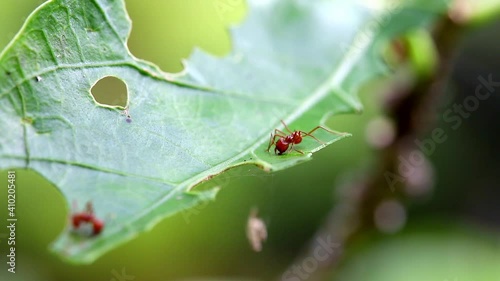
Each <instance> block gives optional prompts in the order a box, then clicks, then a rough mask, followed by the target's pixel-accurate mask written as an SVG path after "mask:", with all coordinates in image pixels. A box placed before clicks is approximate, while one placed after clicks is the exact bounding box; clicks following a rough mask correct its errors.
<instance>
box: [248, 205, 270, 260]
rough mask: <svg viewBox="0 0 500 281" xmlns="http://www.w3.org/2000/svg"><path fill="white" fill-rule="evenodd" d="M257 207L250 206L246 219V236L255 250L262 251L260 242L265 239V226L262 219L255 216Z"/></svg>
mask: <svg viewBox="0 0 500 281" xmlns="http://www.w3.org/2000/svg"><path fill="white" fill-rule="evenodd" d="M257 214H258V210H257V208H252V210H251V211H250V215H249V216H248V221H247V238H248V242H250V246H252V249H253V250H254V251H255V252H260V251H262V242H264V241H266V239H267V228H266V224H265V223H264V221H262V219H261V218H259V217H258V216H257Z"/></svg>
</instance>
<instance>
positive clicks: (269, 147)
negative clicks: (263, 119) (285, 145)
mask: <svg viewBox="0 0 500 281" xmlns="http://www.w3.org/2000/svg"><path fill="white" fill-rule="evenodd" d="M274 137H276V135H273V133H271V137H270V138H269V145H268V146H267V149H266V151H267V152H269V149H271V146H273V144H274Z"/></svg>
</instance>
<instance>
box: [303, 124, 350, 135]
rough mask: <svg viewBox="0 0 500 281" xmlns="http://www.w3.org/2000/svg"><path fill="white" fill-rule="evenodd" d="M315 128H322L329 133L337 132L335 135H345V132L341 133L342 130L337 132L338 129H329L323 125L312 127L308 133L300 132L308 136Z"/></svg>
mask: <svg viewBox="0 0 500 281" xmlns="http://www.w3.org/2000/svg"><path fill="white" fill-rule="evenodd" d="M317 129H323V130H325V131H327V132H329V133H332V134H337V135H341V136H344V135H347V133H342V132H338V131H333V130H330V129H327V128H325V127H323V126H316V127H314V129H312V130H311V131H310V132H309V133H305V132H302V133H305V135H308V136H310V135H311V134H312V133H313V132H314V131H316V130H317Z"/></svg>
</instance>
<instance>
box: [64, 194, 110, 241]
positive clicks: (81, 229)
mask: <svg viewBox="0 0 500 281" xmlns="http://www.w3.org/2000/svg"><path fill="white" fill-rule="evenodd" d="M71 224H72V225H73V232H76V233H78V234H80V235H82V236H96V235H98V234H99V233H101V231H102V230H103V228H104V222H103V221H102V220H100V219H98V218H97V217H96V216H95V215H94V207H93V206H92V203H91V202H87V205H86V208H85V211H83V212H80V213H74V214H72V215H71Z"/></svg>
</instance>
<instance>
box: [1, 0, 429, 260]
mask: <svg viewBox="0 0 500 281" xmlns="http://www.w3.org/2000/svg"><path fill="white" fill-rule="evenodd" d="M437 16H438V14H437V13H436V12H435V10H433V9H428V10H419V9H414V8H411V7H398V9H397V10H389V11H386V12H384V10H382V11H379V12H374V11H371V10H370V9H368V8H366V7H364V6H362V5H359V4H355V3H353V2H351V1H346V3H343V2H342V1H326V0H317V1H314V2H312V1H305V0H293V1H292V0H283V1H278V0H269V1H262V0H261V1H257V0H255V1H250V12H249V16H248V19H247V20H246V21H245V23H244V24H243V25H242V26H240V27H238V28H235V29H234V30H232V32H231V36H232V39H233V46H234V47H233V51H232V52H231V54H229V55H228V56H226V57H223V58H217V57H214V56H211V55H209V54H206V53H204V52H202V51H199V50H196V51H195V52H194V54H193V55H192V56H191V58H190V59H189V60H188V61H186V62H185V66H186V70H185V72H184V73H182V74H178V75H171V74H167V73H164V72H162V71H160V70H159V69H158V68H157V67H156V66H154V65H152V64H150V63H148V62H145V61H142V60H139V59H136V58H135V57H133V56H132V55H131V54H130V52H129V51H128V49H127V47H126V40H127V37H128V34H129V32H130V28H131V23H130V20H129V18H128V16H127V14H126V11H125V7H124V4H123V1H118V0H93V1H90V0H89V1H76V0H54V1H49V2H47V3H45V4H43V5H42V6H40V7H39V8H38V9H37V10H36V11H35V12H34V13H33V14H32V15H31V16H30V17H29V18H28V20H27V21H26V23H25V25H24V27H23V28H22V30H21V31H20V32H19V34H17V36H16V37H15V38H14V40H13V41H12V42H11V43H10V44H9V45H8V46H7V47H6V49H5V50H4V51H3V52H2V53H1V54H0V70H1V71H0V120H2V122H1V123H0V132H2V135H1V136H0V169H7V168H9V169H11V168H26V169H32V170H35V171H36V172H38V173H40V174H41V175H42V176H44V177H45V178H47V179H48V180H49V181H50V182H52V183H53V184H54V185H55V186H57V187H58V188H59V189H60V190H61V192H62V193H63V195H64V196H65V197H66V198H67V200H68V202H77V203H78V207H79V209H82V208H83V206H84V204H85V202H87V201H91V202H92V203H93V205H94V209H95V213H96V216H97V217H99V218H102V219H104V220H105V221H106V226H105V229H104V231H103V232H102V233H101V234H99V235H97V236H96V237H92V238H81V237H78V236H76V235H74V234H72V233H71V232H70V230H69V227H68V229H67V230H65V231H64V232H63V234H62V235H61V237H60V238H59V239H58V240H57V242H56V243H55V244H54V245H53V246H52V247H53V249H54V250H55V251H56V252H57V253H59V254H61V255H62V256H64V257H65V258H67V259H68V260H70V261H72V262H77V263H88V262H92V261H93V260H95V259H96V258H98V257H99V256H100V255H102V254H103V253H104V252H106V251H107V250H110V249H112V248H114V247H116V246H117V245H118V244H120V243H123V242H125V241H127V240H130V239H132V238H133V237H134V236H136V235H137V234H138V233H140V232H142V231H145V230H148V229H150V228H152V227H153V226H154V224H155V223H157V222H158V221H159V220H160V219H162V218H164V217H166V216H170V215H173V214H175V213H179V212H181V211H182V210H185V209H188V208H190V207H193V206H195V205H196V204H198V203H201V202H204V201H206V200H210V199H213V198H214V196H215V193H216V190H213V191H205V192H194V191H189V190H191V189H192V187H193V186H195V185H196V184H198V183H200V182H202V181H203V180H206V179H210V178H211V177H213V176H214V175H217V174H219V173H221V172H223V171H224V170H227V169H229V168H231V167H234V166H238V165H242V164H254V165H258V166H260V167H262V168H263V169H265V170H267V171H276V170H280V169H284V168H288V167H291V166H293V165H296V164H298V163H301V162H304V161H307V160H309V159H310V157H311V153H312V152H315V151H318V150H319V149H321V148H323V147H325V146H326V145H328V144H331V143H333V142H335V141H338V140H340V139H342V138H344V137H345V136H346V135H338V134H332V133H328V132H326V131H324V130H318V131H316V132H315V133H314V135H315V136H316V137H317V138H318V139H320V140H321V141H322V142H323V143H318V142H316V141H314V140H313V139H312V138H305V139H304V142H302V143H300V144H299V145H297V146H296V147H297V149H300V150H302V151H304V152H305V154H304V155H301V154H299V153H297V152H293V151H292V152H290V153H287V154H285V155H282V156H278V155H275V154H274V153H272V151H271V152H266V148H267V145H268V141H269V135H270V133H271V132H272V131H273V129H274V128H280V129H283V127H282V126H281V124H280V119H283V120H284V121H285V122H286V123H288V124H289V125H290V127H291V128H292V129H300V130H304V131H307V130H310V129H312V128H313V127H315V126H317V125H325V122H326V120H327V119H328V117H329V116H331V115H333V114H339V113H351V112H359V111H360V110H361V105H360V103H359V101H358V99H357V98H356V94H355V93H356V92H357V90H358V88H359V87H360V86H361V85H362V83H363V82H364V81H366V80H367V79H370V78H372V77H374V76H375V75H378V74H381V73H382V72H383V71H384V70H385V67H384V65H383V64H382V63H381V61H380V56H379V53H381V47H383V46H384V45H386V44H387V43H388V40H390V38H391V37H393V36H395V35H396V34H400V33H402V32H405V31H407V30H411V29H413V28H415V27H421V26H423V25H427V24H429V23H430V22H432V21H433V20H434V19H435V18H436V17H437ZM106 76H114V77H117V78H119V79H121V80H123V81H124V82H125V83H126V84H127V88H128V109H129V110H130V114H131V115H132V118H133V122H131V123H127V122H125V118H124V116H123V115H122V114H121V111H122V110H123V108H121V107H119V106H114V107H113V106H105V105H102V104H99V103H97V102H96V101H95V99H94V98H93V97H92V95H91V94H90V89H91V87H92V86H93V85H94V84H95V83H96V82H97V81H99V80H100V79H102V78H103V77H106Z"/></svg>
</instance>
